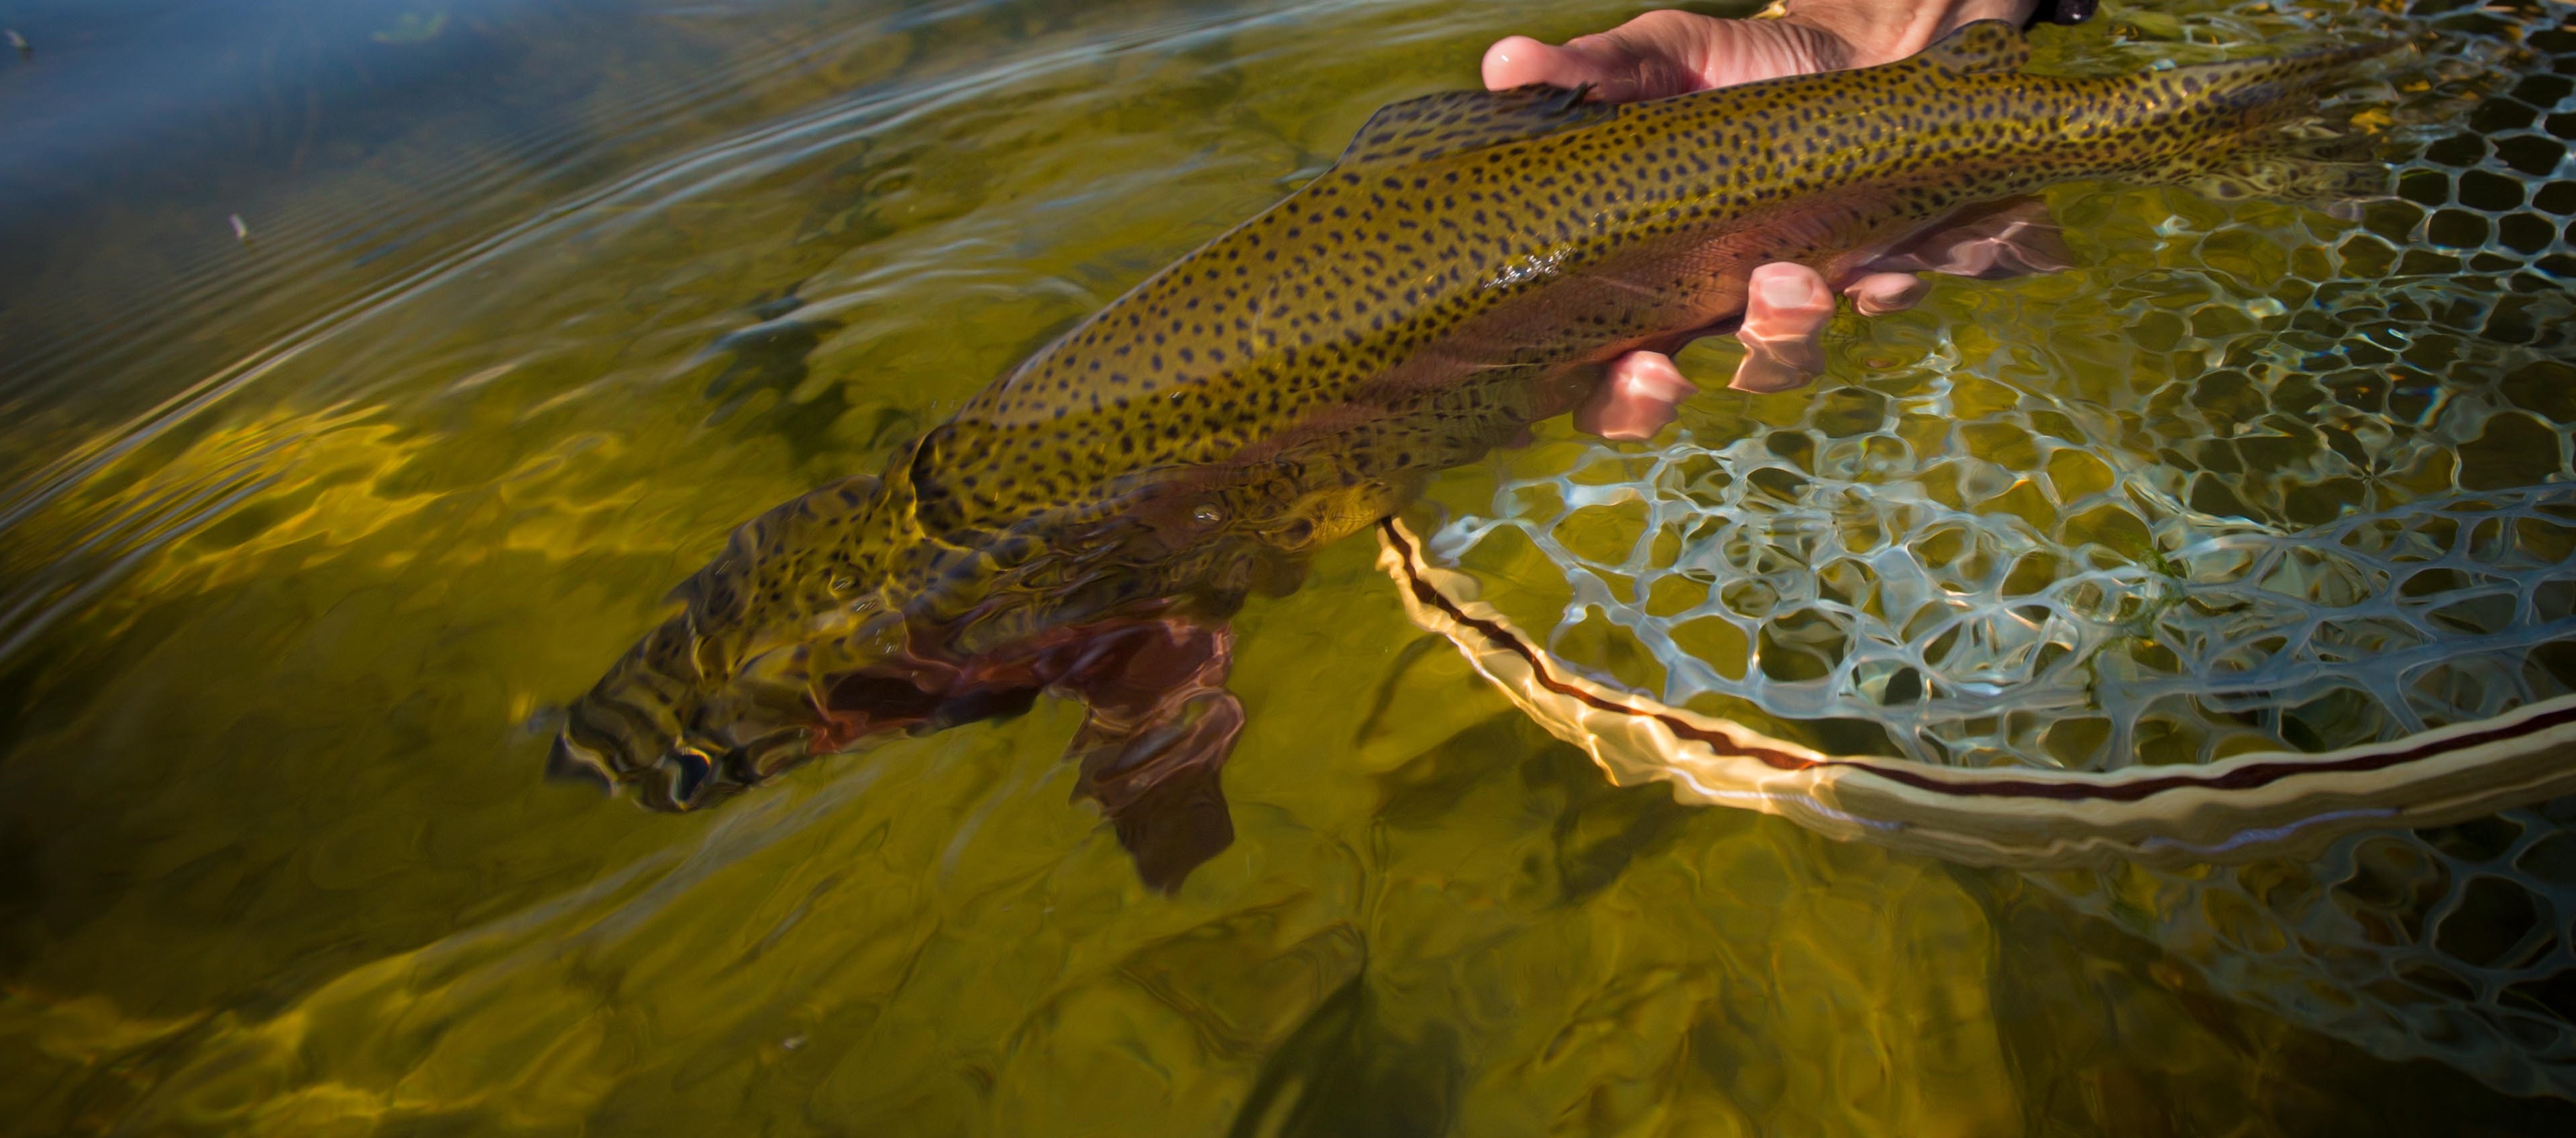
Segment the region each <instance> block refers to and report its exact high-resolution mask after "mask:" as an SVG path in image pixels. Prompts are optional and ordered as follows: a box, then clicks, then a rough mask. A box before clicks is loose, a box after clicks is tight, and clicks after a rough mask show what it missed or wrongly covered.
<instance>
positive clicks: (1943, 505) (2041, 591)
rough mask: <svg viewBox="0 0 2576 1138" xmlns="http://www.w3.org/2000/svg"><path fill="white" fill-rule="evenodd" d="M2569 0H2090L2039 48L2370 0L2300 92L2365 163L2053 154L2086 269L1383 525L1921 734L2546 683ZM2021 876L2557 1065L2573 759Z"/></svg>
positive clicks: (1836, 723) (2254, 742)
mask: <svg viewBox="0 0 2576 1138" xmlns="http://www.w3.org/2000/svg"><path fill="white" fill-rule="evenodd" d="M2571 12H2576V9H2571V7H2570V6H2568V5H2564V4H2556V3H2548V4H2539V3H2526V4H2488V5H2485V6H2476V5H2469V4H2453V3H2444V2H2441V0H2435V2H2433V3H2423V4H2416V5H2414V6H2412V7H2411V8H2409V9H2405V10H2402V11H2399V10H2389V11H2383V10H2380V9H2377V8H2366V7H2365V8H2356V7H2350V6H2313V7H2293V6H2284V5H2277V4H2251V3H2240V4H2234V5H2206V6H2199V7H2194V8H2190V9H2189V10H2187V11H2184V12H2182V13H2180V14H2175V13H2174V12H2173V11H2172V10H2170V9H2165V10H2163V11H2161V12H2159V13H2144V12H2133V11H2129V10H2126V9H2116V8H2115V9H2112V10H2109V11H2107V12H2106V13H2105V18H2104V19H2102V20H2100V21H2097V22H2096V23H2095V24H2094V25H2093V26H2091V27H2089V28H2087V29H2085V30H2083V31H2081V32H2079V33H2077V34H2075V35H2072V36H2067V37H2062V38H2059V39H2056V40H2053V41H2051V42H2050V43H2048V44H2045V45H2043V47H2042V54H2041V61H2040V62H2041V65H2042V66H2052V65H2053V66H2058V67H2062V68H2066V69H2070V70H2120V69H2124V68H2129V67H2135V66H2142V65H2147V64H2148V62H2149V61H2152V60H2157V59H2172V60H2177V61H2181V62H2193V61H2198V60H2201V59H2212V58H2223V57H2231V56H2243V55H2261V54H2277V53H2279V52H2281V51H2283V50H2285V49H2290V48H2295V47H2297V46H2300V45H2302V44H2316V43H2322V42H2325V41H2326V39H2327V35H2326V31H2325V30H2326V29H2328V28H2332V29H2334V32H2335V34H2336V35H2338V36H2346V37H2348V36H2350V35H2352V34H2354V33H2355V32H2360V33H2363V34H2368V33H2370V32H2372V31H2378V32H2381V33H2384V34H2395V35H2402V36H2405V37H2407V38H2409V39H2412V40H2413V41H2415V42H2416V43H2418V44H2419V45H2421V46H2422V47H2423V48H2424V50H2423V51H2422V52H2421V53H2419V54H2418V55H2417V56H2415V57H2413V58H2412V59H2411V60H2410V61H2409V62H2406V63H2403V64H2400V65H2399V66H2398V67H2396V68H2395V69H2394V70H2393V72H2392V73H2391V74H2390V75H2389V76H2388V82H2387V85H2386V86H2385V87H2384V88H2379V89H2374V90H2365V91H2361V92H2356V93H2354V94H2353V95H2351V96H2348V97H2347V102H2346V104H2345V105H2344V106H2343V107H2342V108H2341V111H2342V113H2345V114H2349V115H2351V116H2352V117H2353V119H2354V121H2355V122H2357V123H2360V124H2362V125H2363V126H2365V127H2367V128H2373V129H2378V130H2380V131H2382V132H2383V137H2385V138H2386V139H2387V142H2388V154H2389V155H2390V157H2391V160H2392V164H2393V165H2394V166H2395V167H2396V169H2397V171H2398V174H2397V178H2396V181H2395V182H2394V183H2393V188H2394V190H2395V191H2396V196H2395V197H2394V198H2393V199H2391V200H2386V201H2378V202H2373V203H2369V204H2368V205H2366V206H2365V207H2363V208H2362V209H2360V210H2359V211H2358V215H2357V216H2355V217H2351V218H2348V219H2338V218H2336V217H2332V216H2328V215H2327V214H2325V213H2321V212H2318V211H2314V210H2309V209H2301V208H2296V207H2290V206H2284V205H2279V204H2274V203H2268V202H2261V201H2232V202H2231V201H2214V200H2210V199H2207V198H2203V197H2199V196H2196V195H2193V194H2191V193H2189V192H2187V191H2153V190H2137V189H2124V188H2120V187H2112V186H2079V187H2072V188H2068V189H2065V190H2062V191H2060V192H2058V193H2055V194H2054V195H2052V197H2051V199H2050V205H2051V208H2052V209H2053V210H2054V211H2055V212H2056V213H2057V215H2058V217H2059V219H2060V221H2061V222H2062V223H2063V224H2064V225H2065V227H2066V230H2067V232H2068V234H2069V237H2070V239H2071V243H2072V244H2074V245H2075V247H2076V249H2077V251H2078V253H2079V256H2080V257H2081V259H2082V260H2083V261H2084V262H2085V264H2086V266H2087V267H2084V268H2081V269H2078V270H2075V271H2071V272H2068V273H2062V274H2057V275H2054V276H2049V277H2040V278H2031V279H2028V280H2023V281H2018V282H2011V283H2008V284H2002V285H1996V284H1971V285H1963V286H1952V287H1946V288H1943V289H1941V290H1939V291H1938V292H1937V293H1936V296H1935V299H1934V301H1933V302H1932V303H1931V304H1929V305H1927V306H1926V308H1925V309H1924V310H1921V311H1919V312H1918V313H1915V314H1909V315H1905V316H1898V317H1892V318H1882V319H1880V320H1877V321H1873V322H1871V324H1870V325H1868V326H1867V327H1866V328H1865V329H1862V328H1851V329H1846V330H1845V331H1844V336H1845V338H1844V339H1843V340H1842V341H1841V342H1840V343H1839V344H1838V345H1837V351H1838V357H1839V358H1838V365H1837V367H1836V368H1835V371H1834V374H1833V375H1832V376H1831V377H1829V378H1828V379H1827V380H1826V381H1824V383H1822V384H1821V385H1820V386H1819V387H1818V388H1816V389H1812V390H1810V391H1808V392H1802V393H1798V394H1795V395H1793V396H1788V397H1777V396H1775V397H1762V398H1751V397H1743V396H1736V395H1732V394H1720V395H1717V396H1714V397H1711V398H1703V399H1701V400H1698V401H1696V402H1695V403H1694V404H1692V405H1691V406H1689V407H1687V408H1686V409H1685V411H1684V418H1683V424H1682V426H1681V428H1680V429H1678V430H1677V431H1676V432H1674V433H1673V434H1672V435H1668V436H1667V437H1666V438H1665V439H1663V440H1659V441H1658V442H1657V443H1655V444H1653V445H1652V446H1638V445H1634V444H1610V443H1601V442H1595V441H1589V440H1582V439H1578V438H1575V437H1573V436H1572V435H1571V434H1569V433H1565V432H1563V431H1561V430H1560V432H1559V433H1557V434H1555V435H1553V436H1550V437H1548V438H1546V439H1544V440H1543V441H1542V442H1541V443H1540V444H1538V445H1535V446H1532V447H1529V448H1525V449H1523V450H1521V451H1518V452H1514V453H1513V454H1511V455H1508V456H1506V457H1505V458H1503V459H1502V460H1500V462H1499V463H1498V464H1497V465H1496V466H1495V467H1494V468H1493V469H1492V470H1491V471H1490V472H1489V474H1490V477H1491V478H1492V481H1491V482H1487V483H1476V482H1474V481H1473V480H1467V481H1462V482H1459V483H1457V484H1454V485H1452V486H1450V487H1448V488H1446V489H1445V491H1444V492H1443V493H1442V494H1441V495H1440V507H1439V508H1437V510H1436V512H1437V513H1438V515H1439V517H1438V519H1437V524H1435V525H1433V526H1430V527H1428V533H1427V536H1426V540H1425V551H1426V553H1427V555H1428V556H1429V557H1430V559H1431V560H1432V561H1433V562H1434V563H1436V564H1440V565H1442V566H1444V567H1450V568H1456V569H1461V570H1464V571H1466V572H1468V573H1469V574H1470V575H1471V576H1474V577H1477V578H1479V579H1481V580H1482V581H1483V582H1484V583H1485V584H1484V587H1483V589H1482V596H1483V597H1484V598H1485V600H1487V601H1488V602H1490V603H1492V604H1494V605H1495V606H1496V607H1498V608H1500V609H1502V610H1503V611H1504V612H1505V613H1506V614H1507V615H1508V616H1510V617H1511V618H1512V620H1513V621H1514V622H1515V623H1516V624H1518V625H1519V626H1521V627H1523V628H1528V629H1534V630H1543V632H1542V636H1541V639H1542V640H1543V641H1544V643H1545V644H1546V646H1547V647H1548V649H1549V650H1550V652H1551V654H1552V655H1553V656H1554V657H1555V658H1556V659H1557V661H1559V662H1560V663H1561V664H1562V665H1564V666H1566V667H1568V668H1570V669H1571V670H1573V671H1576V672H1578V673H1580V674H1583V675H1585V676H1587V677H1588V678H1591V679H1593V680H1595V681H1597V682H1600V683H1603V684H1607V685H1611V686H1613V687H1616V688H1622V689H1625V690H1629V691H1633V692H1636V693H1638V694H1640V695H1645V696H1651V697H1654V698H1657V699H1660V700H1661V701H1662V702H1664V703H1667V704H1672V705H1676V706H1683V707H1690V708H1694V709H1697V710H1701V711H1706V712H1709V713H1712V714H1717V715H1721V716H1726V717H1729V718H1734V719H1738V720H1741V721H1744V722H1747V723H1748V724H1750V725H1754V726H1757V727H1759V728H1761V729H1763V730H1766V731H1770V732H1773V733H1777V734H1780V735H1783V736H1784V737H1789V738H1794V739H1797V740H1799V741H1801V742H1806V743H1809V744H1811V745H1814V746H1816V747H1818V748H1820V749H1823V750H1828V751H1839V752H1844V753H1852V752H1868V753H1877V754H1884V755H1891V756H1898V757H1903V758H1908V759H1912V760H1916V761H1920V762H1925V763H1937V764H1949V765H1968V766H1980V767H2009V766H2017V765H2018V766H2031V767H2048V768H2063V769H2076V770H2086V771H2110V770H2115V769H2118V768H2121V767H2124V766H2129V765H2134V764H2166V763H2177V764H2178V763H2205V762H2209V761H2212V760H2215V759H2220V758H2225V757H2227V756H2230V755H2235V754H2240V753H2245V752H2249V751H2263V750H2285V749H2286V750H2293V751H2307V752H2317V751H2324V750H2330V749H2335V748H2340V747H2346V746H2351V745H2355V744H2359V743H2366V742H2370V741H2373V740H2380V739H2390V738H2397V737H2402V736H2405V735H2408V734H2412V733H2414V732H2418V731H2422V730H2425V729H2427V728H2431V727H2438V726H2442V725H2444V724H2450V723H2458V722H2466V721H2474V720H2478V719H2483V718H2487V717H2490V716H2493V715H2496V714H2498V713H2500V712H2502V711H2505V710H2507V709H2509V708H2512V707H2515V706H2519V705H2521V704H2524V703H2528V702H2531V701H2533V700H2537V699H2542V698H2548V697H2552V696H2557V695H2563V694H2567V693H2569V692H2570V691H2571V690H2576V558H2571V554H2576V481H2571V478H2570V475H2571V474H2576V470H2571V468H2570V465H2569V463H2570V455H2571V453H2572V452H2571V439H2570V430H2571V428H2576V346H2571V344H2570V342H2569V340H2568V338H2567V331H2566V329H2567V327H2568V325H2567V323H2566V321H2567V317H2568V316H2569V315H2570V311H2569V310H2570V307H2571V305H2570V298H2569V294H2568V292H2567V290H2566V286H2565V281H2566V280H2567V279H2568V278H2569V277H2570V276H2576V222H2571V221H2570V215H2576V165H2571V163H2569V161H2568V158H2567V145H2568V143H2569V142H2570V141H2571V140H2576V98H2571V95H2576V78H2571V77H2576V30H2571V29H2570V18H2571ZM2088 246H2089V248H2088ZM1703 362H1704V363H1706V364H1707V365H1708V366H1703V367H1692V361H1690V360H1689V359H1687V358H1686V359H1685V366H1686V367H1692V370H1694V371H1697V372H1699V373H1701V374H1703V375H1706V374H1723V369H1724V368H1725V367H1726V365H1727V364H1728V363H1730V362H1731V361H1730V360H1726V359H1723V358H1721V359H1716V360H1712V361H1703ZM2038 880H2040V881H2041V882H2042V883H2043V884H2044V885H2046V886H2048V887H2049V888H2051V889H2052V890H2054V891H2055V892H2057V893H2058V894H2059V895H2061V896H2063V897H2065V898H2066V899H2067V900H2068V901H2069V902H2070V903H2071V904H2073V905H2075V906H2076V907H2078V908H2080V909H2083V910H2085V911H2088V912H2092V913H2095V914H2098V915H2101V916H2103V917H2105V918H2108V919H2111V920H2114V921H2117V922H2119V923H2121V924H2123V925H2124V926H2126V927H2129V928H2131V929H2133V930H2134V931H2136V932H2138V933H2140V934H2141V935H2145V936H2149V937H2152V938H2154V939H2155V940H2157V941H2158V942H2159V943H2161V944H2163V945H2164V946H2165V947H2166V948H2167V950H2168V951H2170V952H2172V953H2174V954H2175V955H2176V956H2177V957H2178V958H2180V959H2182V960H2184V961H2187V962H2189V963H2191V964H2193V965H2195V966H2196V967H2197V968H2199V969H2200V970H2201V971H2202V972H2203V973H2204V974H2205V975H2206V976H2207V977H2208V979H2209V980H2210V982H2211V983H2212V984H2213V985H2214V986H2216V987H2217V988H2219V989H2220V990H2223V991H2226V992H2230V993H2232V994H2234V995H2235V996H2237V997H2238V998H2241V999H2245V1000H2248V1001H2251V1002H2254V1003H2257V1004H2261V1005H2263V1006H2266V1007H2268V1008H2271V1009H2272V1010H2275V1011H2277V1012H2280V1013H2281V1014H2284V1015H2286V1016H2289V1017H2291V1018H2294V1019H2297V1020H2300V1021H2302V1022H2305V1023H2308V1024H2311V1025H2313V1026H2316V1027H2319V1028H2321V1029H2324V1030H2327V1031H2329V1032H2332V1033H2335V1034H2337V1035H2340V1036H2342V1037H2344V1038H2347V1039H2351V1040H2354V1041H2356V1042H2359V1043H2362V1044H2363V1045H2365V1046H2368V1047H2370V1048H2371V1049H2373V1050H2375V1051H2378V1052H2379V1053H2381V1054H2385V1055H2391V1056H2430V1057H2434V1058H2439V1059H2442V1060H2445V1061H2448V1062H2451V1063H2453V1064H2455V1065H2458V1066H2460V1067H2462V1068H2463V1069H2466V1070H2469V1071H2471V1072H2472V1073H2475V1074H2477V1075H2479V1076H2480V1077H2482V1078H2485V1079H2487V1080H2488V1081H2489V1082H2492V1083H2494V1084H2495V1085H2498V1086H2500V1087H2504V1088H2506V1089H2509V1090H2515V1091H2520V1092H2525V1093H2533V1092H2544V1091H2546V1092H2555V1093H2560V1094H2568V1095H2576V1028H2572V1027H2571V1023H2576V960H2571V958H2570V952H2571V948H2570V946H2571V945H2572V944H2576V924H2571V922H2576V804H2571V803H2568V802H2563V801H2562V802H2559V803H2552V804H2546V805H2541V806H2535V807H2531V808H2527V809H2522V810H2516V811H2510V812H2507V813H2504V814H2500V815H2497V816H2494V817H2492V818H2488V819H2482V820H2480V821H2477V822H2472V823H2467V824H2463V825H2459V826H2451V827H2444V828H2441V829H2438V830H2424V831H2390V832H2378V833H2365V834H2358V835H2353V836H2350V837H2347V838H2345V839H2342V840H2341V841H2339V842H2337V843H2336V844H2334V845H2333V846H2332V847H2331V848H2330V849H2329V850H2328V851H2327V852H2326V853H2325V855H2324V856H2322V857H2320V858H2317V859H2315V860H2313V861H2303V862H2298V863H2290V862H2286V861H2269V862H2258V863H2253V864H2248V865H2240V866H2230V867H2203V868H2199V869H2193V870H2188V871H2180V872H2176V871H2167V870H2151V869H2148V868H2145V867H2141V866H2135V865H2120V866H2114V867H2110V868H2106V869H2101V870H2098V871H2081V872H2060V873H2051V874H2046V875H2041V876H2040V877H2038Z"/></svg>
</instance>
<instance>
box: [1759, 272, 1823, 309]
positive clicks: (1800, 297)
mask: <svg viewBox="0 0 2576 1138" xmlns="http://www.w3.org/2000/svg"><path fill="white" fill-rule="evenodd" d="M1814 296H1815V287H1814V286H1813V285H1811V284H1809V283H1808V282H1807V278H1806V277H1805V276H1803V275H1801V274H1798V273H1773V274H1771V275H1770V276H1769V277H1767V278H1765V279H1764V280H1763V282H1762V299H1763V301H1764V302H1765V303H1767V304H1769V305H1770V306H1771V307H1773V308H1799V307H1803V306H1805V305H1806V303H1807V301H1808V300H1809V299H1811V298H1813V297H1814Z"/></svg>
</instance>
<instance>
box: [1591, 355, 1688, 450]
mask: <svg viewBox="0 0 2576 1138" xmlns="http://www.w3.org/2000/svg"><path fill="white" fill-rule="evenodd" d="M1697 394H1699V388H1698V386H1696V385H1694V384H1693V383H1691V381H1690V380H1688V379H1685V378H1683V377H1682V369H1680V368H1678V367H1674V366H1673V358H1672V357H1671V356H1667V355H1665V354H1663V353H1662V352H1630V353H1628V354H1627V355H1624V356H1621V357H1619V358H1618V359H1616V360H1612V361H1611V362H1610V372H1609V374H1608V375H1606V376H1604V377H1603V378H1602V381H1601V386H1600V388H1599V389H1598V390H1596V391H1594V392H1593V393H1592V398H1591V400H1590V401H1589V402H1586V403H1585V404H1584V405H1583V406H1582V408H1581V409H1579V410H1577V411H1576V412H1575V413H1574V426H1575V429H1576V430H1580V431H1588V432H1590V433H1592V434H1596V435H1599V436H1601V437H1602V438H1605V439H1610V440H1613V441H1618V442H1644V441H1645V440H1647V439H1651V438H1653V437H1655V435H1656V434H1657V433H1658V432H1660V431H1662V430H1663V429H1664V428H1665V427H1667V426H1670V425H1671V424H1672V421H1673V419H1674V418H1675V417H1676V416H1675V413H1674V410H1673V409H1674V408H1675V407H1677V406H1679V405H1680V404H1681V401H1682V400H1685V399H1688V398H1690V397H1691V396H1694V395H1697Z"/></svg>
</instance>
